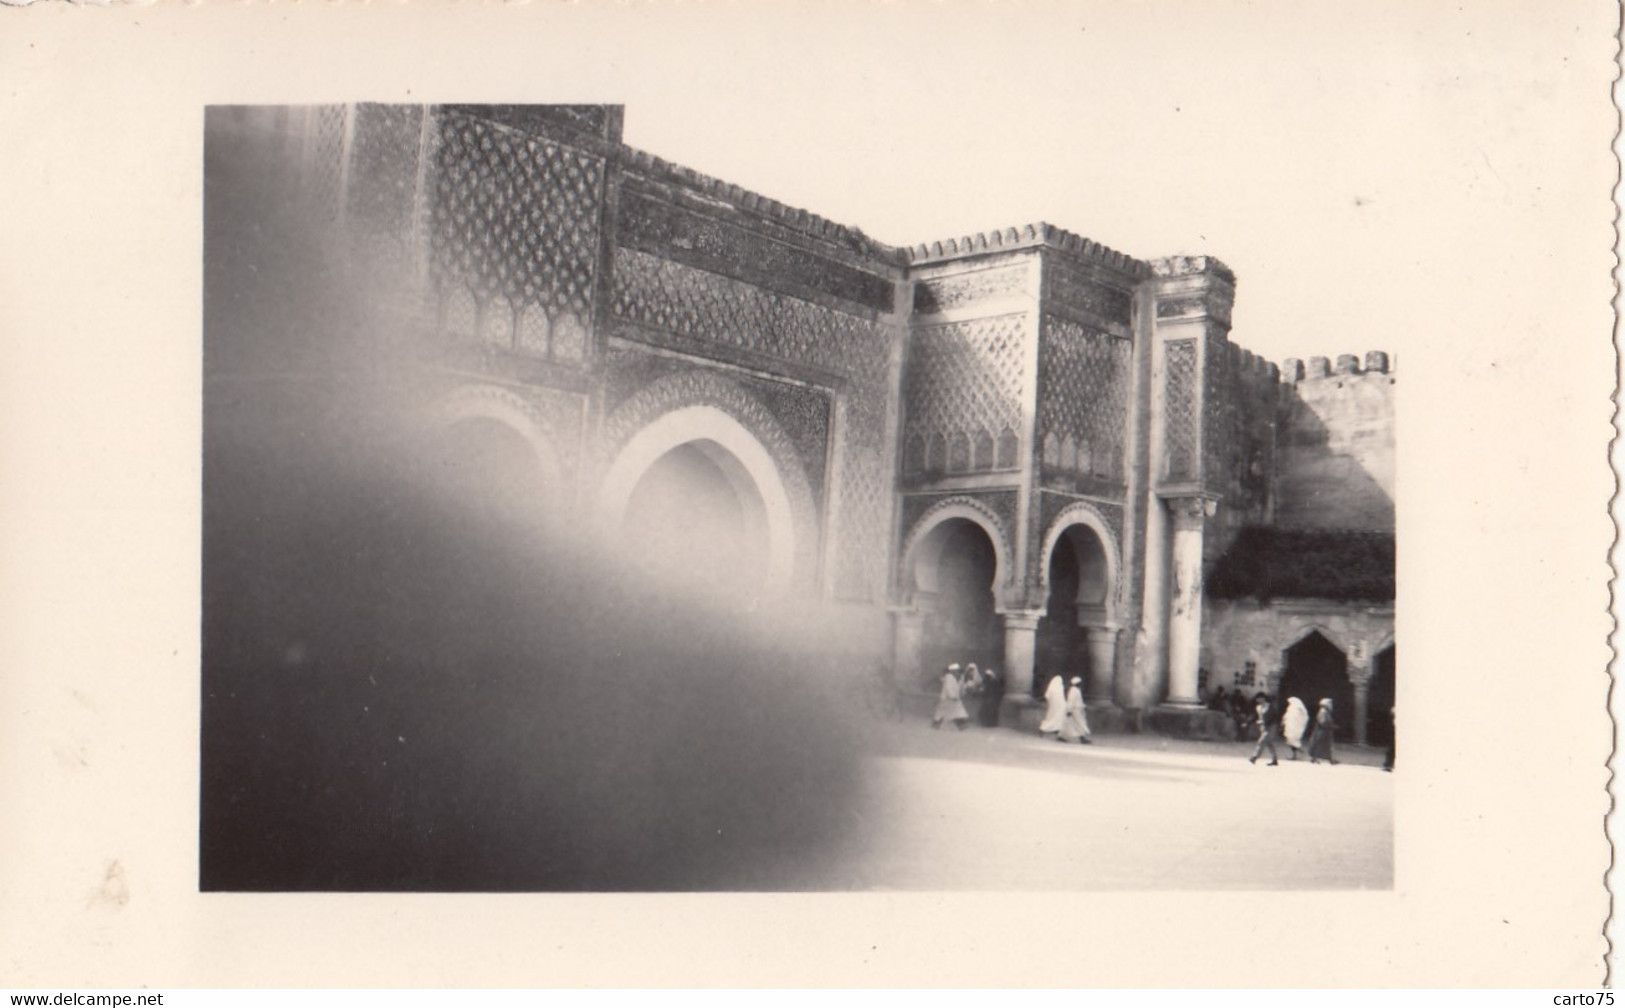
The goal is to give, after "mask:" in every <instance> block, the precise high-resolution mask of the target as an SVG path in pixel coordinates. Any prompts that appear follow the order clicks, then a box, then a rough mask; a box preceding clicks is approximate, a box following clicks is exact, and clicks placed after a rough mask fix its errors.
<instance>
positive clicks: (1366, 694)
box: [1348, 640, 1375, 745]
mask: <svg viewBox="0 0 1625 1008" xmlns="http://www.w3.org/2000/svg"><path fill="white" fill-rule="evenodd" d="M1374 671H1375V669H1373V668H1372V665H1371V653H1370V649H1369V648H1368V647H1367V646H1366V642H1365V641H1363V640H1357V641H1355V642H1354V643H1353V645H1352V646H1351V647H1350V648H1349V666H1348V677H1349V683H1350V684H1351V685H1352V686H1353V687H1354V710H1353V711H1352V712H1351V713H1352V714H1353V715H1354V741H1355V742H1356V743H1358V744H1360V745H1365V740H1366V721H1367V720H1369V718H1368V714H1369V712H1370V710H1371V699H1370V698H1371V674H1372V672H1374Z"/></svg>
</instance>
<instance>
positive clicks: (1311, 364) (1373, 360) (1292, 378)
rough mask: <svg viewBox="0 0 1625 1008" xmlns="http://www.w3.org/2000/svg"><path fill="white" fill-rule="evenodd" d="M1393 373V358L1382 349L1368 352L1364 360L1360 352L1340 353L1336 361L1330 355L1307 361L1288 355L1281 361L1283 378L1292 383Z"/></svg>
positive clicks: (1284, 380)
mask: <svg viewBox="0 0 1625 1008" xmlns="http://www.w3.org/2000/svg"><path fill="white" fill-rule="evenodd" d="M1393 373H1394V366H1393V360H1392V359H1391V358H1390V357H1389V356H1388V354H1387V353H1386V352H1385V351H1382V350H1372V351H1370V352H1368V353H1367V354H1366V355H1365V360H1364V362H1362V361H1361V360H1360V356H1359V355H1358V354H1338V355H1337V359H1336V361H1335V363H1334V362H1333V360H1332V359H1331V358H1328V357H1311V358H1309V360H1308V361H1307V362H1305V361H1302V360H1299V359H1298V358H1296V357H1288V358H1287V359H1286V360H1284V361H1282V362H1281V380H1282V381H1283V382H1287V383H1288V384H1292V385H1296V384H1297V383H1298V382H1301V381H1314V380H1316V379H1319V378H1337V377H1343V376H1346V375H1359V374H1393Z"/></svg>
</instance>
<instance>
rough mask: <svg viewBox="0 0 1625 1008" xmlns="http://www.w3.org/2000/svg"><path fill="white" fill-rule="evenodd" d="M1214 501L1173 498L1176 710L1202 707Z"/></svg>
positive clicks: (1171, 698) (1171, 646)
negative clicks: (1207, 542) (1208, 537)
mask: <svg viewBox="0 0 1625 1008" xmlns="http://www.w3.org/2000/svg"><path fill="white" fill-rule="evenodd" d="M1213 507H1214V503H1213V501H1211V500H1209V499H1207V498H1204V497H1194V496H1193V497H1174V498H1171V499H1170V500H1169V501H1168V508H1169V510H1170V512H1171V513H1172V516H1173V526H1174V534H1173V548H1172V551H1171V552H1172V557H1171V561H1172V562H1171V563H1170V567H1171V568H1172V574H1173V593H1172V595H1173V597H1172V599H1171V604H1170V607H1169V609H1170V612H1169V614H1168V700H1167V703H1168V704H1169V705H1170V706H1173V707H1200V706H1201V705H1202V704H1201V700H1200V699H1199V697H1198V693H1197V688H1198V682H1197V680H1198V676H1199V670H1200V665H1201V660H1202V605H1203V598H1202V533H1203V528H1204V526H1205V525H1206V524H1207V518H1208V515H1209V514H1211V513H1212V509H1213Z"/></svg>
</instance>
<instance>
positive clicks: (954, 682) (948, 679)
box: [931, 664, 970, 729]
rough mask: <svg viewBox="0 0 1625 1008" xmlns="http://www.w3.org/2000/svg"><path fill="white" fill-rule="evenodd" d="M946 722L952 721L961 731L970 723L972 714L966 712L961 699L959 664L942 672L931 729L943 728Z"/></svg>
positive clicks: (950, 666)
mask: <svg viewBox="0 0 1625 1008" xmlns="http://www.w3.org/2000/svg"><path fill="white" fill-rule="evenodd" d="M944 721H952V722H953V723H954V724H955V725H956V726H958V727H959V728H960V729H963V728H964V727H965V726H966V725H967V724H969V723H970V714H968V713H967V712H966V711H965V704H964V701H962V700H961V699H960V685H959V666H958V665H957V664H956V665H949V666H948V667H947V668H946V669H944V670H943V672H942V687H941V690H940V691H939V692H938V693H937V709H936V710H935V711H934V712H933V713H932V715H931V727H933V728H941V727H942V722H944Z"/></svg>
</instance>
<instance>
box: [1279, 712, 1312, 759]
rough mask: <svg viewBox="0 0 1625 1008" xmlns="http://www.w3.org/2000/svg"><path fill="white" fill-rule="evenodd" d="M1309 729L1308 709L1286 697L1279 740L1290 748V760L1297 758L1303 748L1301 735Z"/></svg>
mask: <svg viewBox="0 0 1625 1008" xmlns="http://www.w3.org/2000/svg"><path fill="white" fill-rule="evenodd" d="M1308 728H1309V708H1307V707H1305V706H1304V705H1303V701H1302V700H1299V699H1298V698H1297V697H1288V698H1287V702H1286V713H1285V714H1282V715H1281V738H1282V740H1283V741H1285V742H1286V744H1287V745H1288V746H1291V747H1292V758H1293V759H1297V758H1298V750H1300V749H1302V748H1303V733H1304V732H1305V731H1306V730H1307V729H1308Z"/></svg>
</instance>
